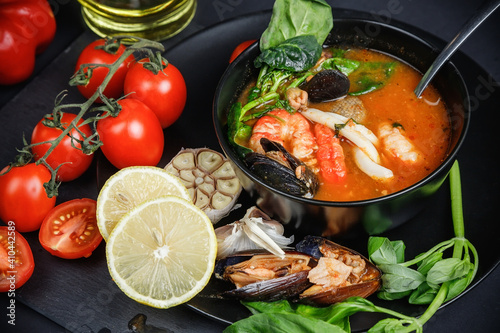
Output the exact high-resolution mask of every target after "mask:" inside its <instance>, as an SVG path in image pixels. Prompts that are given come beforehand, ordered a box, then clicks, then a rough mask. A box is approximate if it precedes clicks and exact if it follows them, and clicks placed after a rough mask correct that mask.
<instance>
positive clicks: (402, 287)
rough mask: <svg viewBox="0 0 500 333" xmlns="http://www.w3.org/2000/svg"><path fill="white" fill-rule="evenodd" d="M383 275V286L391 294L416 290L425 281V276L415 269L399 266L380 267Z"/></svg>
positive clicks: (386, 265)
mask: <svg viewBox="0 0 500 333" xmlns="http://www.w3.org/2000/svg"><path fill="white" fill-rule="evenodd" d="M378 267H379V268H380V269H381V270H382V272H384V274H383V275H382V286H383V288H384V290H385V291H387V292H391V293H397V292H405V291H408V290H413V289H416V288H417V287H418V286H419V285H420V284H421V283H422V282H424V281H425V276H424V275H422V274H421V273H419V272H417V271H416V270H414V269H411V268H408V267H404V266H401V265H397V264H383V265H379V266H378Z"/></svg>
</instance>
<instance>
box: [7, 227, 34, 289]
mask: <svg viewBox="0 0 500 333" xmlns="http://www.w3.org/2000/svg"><path fill="white" fill-rule="evenodd" d="M34 269H35V261H34V260H33V253H32V252H31V248H30V246H29V244H28V242H27V241H26V239H25V238H24V237H23V236H22V235H21V234H20V233H19V232H17V231H16V226H15V225H14V223H9V226H8V227H7V226H3V227H0V292H15V290H17V289H18V288H19V287H21V286H22V285H23V284H25V283H26V281H28V280H29V278H30V277H31V274H33V270H34Z"/></svg>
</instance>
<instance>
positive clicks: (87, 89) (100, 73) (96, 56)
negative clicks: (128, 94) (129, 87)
mask: <svg viewBox="0 0 500 333" xmlns="http://www.w3.org/2000/svg"><path fill="white" fill-rule="evenodd" d="M103 45H105V40H104V39H98V40H96V41H93V42H92V43H90V44H89V45H87V46H86V47H85V48H84V49H83V51H82V53H80V56H79V57H78V60H77V62H76V68H75V71H77V70H78V69H80V66H81V65H82V64H108V65H110V64H112V63H114V62H115V61H116V60H117V59H118V58H119V57H120V55H122V54H123V52H124V51H125V49H126V48H125V46H123V45H120V46H119V47H118V48H117V50H116V52H115V53H109V52H108V51H105V50H104V49H102V48H101V47H102V46H103ZM132 61H134V56H133V55H130V56H128V57H127V58H126V59H125V61H124V62H123V63H122V64H121V65H120V67H119V68H118V70H117V71H116V73H115V74H114V75H113V77H112V78H111V80H110V81H109V83H108V85H107V86H106V89H104V91H103V94H104V96H106V97H108V98H115V99H116V98H119V97H120V96H121V95H122V93H123V81H124V80H125V75H126V74H127V70H128V67H129V64H130V63H131V62H132ZM108 72H109V69H107V68H105V67H98V68H95V69H94V70H93V71H92V77H91V78H90V80H89V83H88V84H87V85H85V86H81V85H79V86H77V87H78V90H79V91H80V93H81V94H82V95H83V96H84V97H85V98H87V99H88V98H90V97H91V96H92V95H93V94H94V93H95V92H96V91H97V88H98V87H99V86H100V85H101V83H102V82H103V81H104V78H105V76H106V74H108ZM96 102H102V101H101V99H100V98H98V99H97V100H96Z"/></svg>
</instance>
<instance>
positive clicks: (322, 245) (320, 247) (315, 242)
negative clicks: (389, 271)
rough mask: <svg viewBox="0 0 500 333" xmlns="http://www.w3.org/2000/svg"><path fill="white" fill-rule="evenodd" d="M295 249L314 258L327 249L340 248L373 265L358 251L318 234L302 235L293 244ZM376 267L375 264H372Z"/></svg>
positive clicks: (323, 253) (320, 255)
mask: <svg viewBox="0 0 500 333" xmlns="http://www.w3.org/2000/svg"><path fill="white" fill-rule="evenodd" d="M295 249H296V250H297V251H299V252H302V253H306V254H308V255H310V256H311V257H314V258H316V259H319V258H321V257H324V256H325V251H328V250H335V249H338V250H342V251H345V252H348V253H350V254H353V255H358V256H360V257H361V258H363V259H364V260H365V261H366V263H367V264H369V265H371V266H374V265H373V264H372V263H371V262H370V261H369V260H368V259H366V258H365V257H364V256H363V255H362V254H360V253H359V252H356V251H354V250H351V249H350V248H347V247H345V246H342V245H340V244H337V243H335V242H332V241H331V240H329V239H326V238H323V237H319V236H310V235H309V236H306V237H304V239H303V240H301V241H300V242H298V243H297V245H295ZM374 267H375V268H376V266H374Z"/></svg>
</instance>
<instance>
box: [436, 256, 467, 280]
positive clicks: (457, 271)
mask: <svg viewBox="0 0 500 333" xmlns="http://www.w3.org/2000/svg"><path fill="white" fill-rule="evenodd" d="M473 268H474V265H473V264H471V262H470V261H469V260H467V259H464V260H462V259H459V258H447V259H443V260H441V261H438V262H437V263H436V264H435V265H434V266H432V268H431V269H430V270H429V272H428V273H427V281H428V282H429V283H435V284H440V283H443V282H446V281H451V280H453V279H457V278H461V277H463V276H465V275H467V274H468V273H469V271H470V270H472V269H473Z"/></svg>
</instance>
